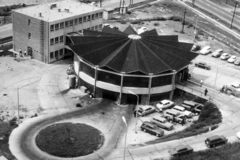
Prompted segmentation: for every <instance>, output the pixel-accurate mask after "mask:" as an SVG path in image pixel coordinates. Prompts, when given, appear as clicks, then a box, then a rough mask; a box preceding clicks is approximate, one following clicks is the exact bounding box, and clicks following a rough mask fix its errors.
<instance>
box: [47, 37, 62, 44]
mask: <svg viewBox="0 0 240 160" xmlns="http://www.w3.org/2000/svg"><path fill="white" fill-rule="evenodd" d="M58 43H63V36H60V37H55V38H51V39H50V45H54V44H58Z"/></svg>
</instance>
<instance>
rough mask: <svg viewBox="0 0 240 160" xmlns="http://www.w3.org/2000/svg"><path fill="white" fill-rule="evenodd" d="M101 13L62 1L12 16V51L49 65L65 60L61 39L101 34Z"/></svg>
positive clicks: (63, 41)
mask: <svg viewBox="0 0 240 160" xmlns="http://www.w3.org/2000/svg"><path fill="white" fill-rule="evenodd" d="M102 22H103V9H102V8H98V7H96V6H93V5H89V4H85V3H81V2H77V1H73V0H65V1H60V2H55V3H47V4H42V5H37V6H31V7H27V8H21V9H17V10H14V11H13V12H12V23H13V49H14V51H16V52H20V51H21V52H24V51H26V52H27V54H28V55H31V56H32V58H34V59H37V60H40V61H43V62H45V63H51V62H54V61H57V60H58V59H62V58H63V57H65V56H67V52H66V51H65V39H66V38H65V37H66V36H67V34H68V33H71V32H82V30H83V29H88V30H101V29H102Z"/></svg>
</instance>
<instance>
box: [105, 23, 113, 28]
mask: <svg viewBox="0 0 240 160" xmlns="http://www.w3.org/2000/svg"><path fill="white" fill-rule="evenodd" d="M103 27H109V28H113V26H112V25H111V24H108V23H105V24H103Z"/></svg>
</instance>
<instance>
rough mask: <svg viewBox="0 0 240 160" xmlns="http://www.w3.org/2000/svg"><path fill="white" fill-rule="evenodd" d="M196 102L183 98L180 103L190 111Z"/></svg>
mask: <svg viewBox="0 0 240 160" xmlns="http://www.w3.org/2000/svg"><path fill="white" fill-rule="evenodd" d="M196 104H198V103H197V102H194V101H188V100H184V101H183V102H182V104H181V106H182V107H184V108H185V109H186V110H189V111H192V110H193V109H194V107H195V106H196Z"/></svg>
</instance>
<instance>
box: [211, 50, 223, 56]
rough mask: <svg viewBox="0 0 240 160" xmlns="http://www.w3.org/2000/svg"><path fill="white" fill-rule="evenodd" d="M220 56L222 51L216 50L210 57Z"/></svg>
mask: <svg viewBox="0 0 240 160" xmlns="http://www.w3.org/2000/svg"><path fill="white" fill-rule="evenodd" d="M221 54H223V50H222V49H217V50H216V51H214V52H213V53H212V57H216V58H217V57H220V56H221Z"/></svg>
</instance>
